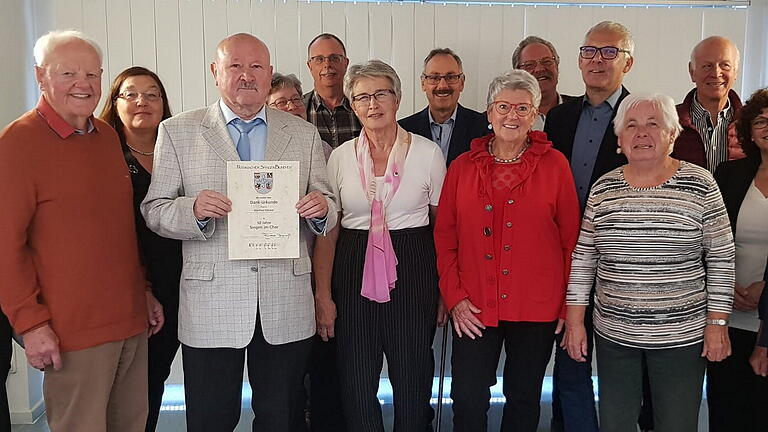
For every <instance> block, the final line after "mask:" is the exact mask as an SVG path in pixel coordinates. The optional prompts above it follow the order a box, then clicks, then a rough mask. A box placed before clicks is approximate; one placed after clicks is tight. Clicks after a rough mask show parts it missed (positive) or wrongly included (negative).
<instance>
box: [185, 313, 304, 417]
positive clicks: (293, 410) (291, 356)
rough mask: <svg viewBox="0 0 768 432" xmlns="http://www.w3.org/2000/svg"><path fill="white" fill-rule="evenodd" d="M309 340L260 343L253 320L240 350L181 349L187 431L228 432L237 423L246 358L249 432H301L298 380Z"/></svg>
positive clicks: (257, 323)
mask: <svg viewBox="0 0 768 432" xmlns="http://www.w3.org/2000/svg"><path fill="white" fill-rule="evenodd" d="M311 349H312V338H307V339H304V340H301V341H296V342H291V343H287V344H282V345H270V344H269V343H267V341H266V340H264V334H263V332H262V329H261V321H260V320H259V318H258V317H257V319H256V329H255V331H254V334H253V339H251V342H250V343H249V344H248V345H247V346H246V347H245V348H241V349H236V348H193V347H190V346H187V345H184V344H182V346H181V350H182V354H183V356H184V395H185V398H186V404H187V431H189V432H227V431H232V430H234V429H235V427H236V426H237V423H238V421H239V420H240V407H241V403H242V398H241V395H242V393H241V390H242V384H243V365H244V363H245V358H246V352H247V354H248V355H247V357H248V379H249V382H250V385H251V389H252V393H253V396H252V399H251V407H252V408H253V414H254V419H253V426H252V428H253V429H252V430H253V431H254V432H257V431H258V432H297V431H303V430H305V423H304V404H303V392H304V389H303V385H302V382H303V379H304V374H305V372H306V365H307V359H308V358H309V353H310V350H311Z"/></svg>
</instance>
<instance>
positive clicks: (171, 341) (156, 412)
mask: <svg viewBox="0 0 768 432" xmlns="http://www.w3.org/2000/svg"><path fill="white" fill-rule="evenodd" d="M163 312H164V313H165V324H164V325H163V328H162V329H160V331H159V332H157V334H155V335H152V337H150V338H149V341H148V352H147V370H148V375H147V376H148V378H149V385H148V390H149V412H148V414H147V426H146V432H154V431H155V428H156V427H157V419H158V417H159V416H160V405H162V402H163V392H164V391H165V380H166V379H168V376H169V375H170V374H171V365H172V364H173V359H174V357H176V352H177V351H178V350H179V306H178V302H177V303H176V304H175V307H174V305H173V304H165V303H164V304H163Z"/></svg>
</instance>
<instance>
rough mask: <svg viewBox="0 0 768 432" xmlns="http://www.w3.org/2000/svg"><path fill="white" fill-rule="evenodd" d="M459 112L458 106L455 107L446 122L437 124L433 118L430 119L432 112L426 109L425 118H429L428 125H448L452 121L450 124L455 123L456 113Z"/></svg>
mask: <svg viewBox="0 0 768 432" xmlns="http://www.w3.org/2000/svg"><path fill="white" fill-rule="evenodd" d="M457 112H459V106H458V105H456V108H454V109H453V114H451V116H450V117H448V120H446V121H445V122H444V123H438V122H436V121H435V119H434V118H432V111H430V110H429V107H427V116H429V124H436V125H444V124H446V123H448V122H449V121H452V123H456V113H457Z"/></svg>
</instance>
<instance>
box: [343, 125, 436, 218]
mask: <svg viewBox="0 0 768 432" xmlns="http://www.w3.org/2000/svg"><path fill="white" fill-rule="evenodd" d="M445 171H446V170H445V159H444V158H443V153H442V151H440V147H438V146H437V144H435V143H434V142H432V141H430V140H428V139H426V138H424V137H422V136H419V135H416V134H411V146H410V148H409V150H408V155H406V157H405V167H404V169H403V171H402V172H401V178H400V187H399V188H398V190H397V192H396V193H395V196H394V197H393V198H392V201H391V202H390V203H389V205H388V206H387V208H386V218H387V227H388V228H389V229H390V230H396V229H404V228H416V227H421V226H425V225H429V206H431V205H432V206H437V204H438V201H439V200H440V191H441V190H442V187H443V178H444V177H445ZM328 181H329V182H330V184H331V190H332V191H333V194H334V196H335V197H336V200H337V204H338V207H339V209H340V210H341V212H342V216H341V226H342V227H344V228H349V229H361V230H367V229H369V228H370V226H371V205H370V204H369V203H368V198H367V197H366V193H365V191H364V190H363V187H362V185H361V183H360V174H359V171H358V167H357V157H356V155H355V140H354V139H352V140H349V141H347V142H345V143H344V144H342V145H340V146H339V147H337V148H336V149H334V150H333V152H332V153H331V157H330V159H328ZM377 189H378V188H377Z"/></svg>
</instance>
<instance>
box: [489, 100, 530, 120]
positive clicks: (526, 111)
mask: <svg viewBox="0 0 768 432" xmlns="http://www.w3.org/2000/svg"><path fill="white" fill-rule="evenodd" d="M488 106H489V107H491V106H492V107H493V109H495V110H496V112H497V113H499V114H500V115H507V114H509V112H510V111H512V110H514V111H515V114H517V116H518V117H528V116H529V115H531V114H532V113H533V112H534V111H535V110H536V108H534V107H533V105H531V104H529V103H517V104H514V103H509V102H505V101H496V102H492V103H490V104H488Z"/></svg>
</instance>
